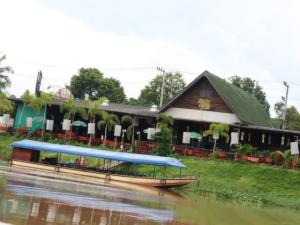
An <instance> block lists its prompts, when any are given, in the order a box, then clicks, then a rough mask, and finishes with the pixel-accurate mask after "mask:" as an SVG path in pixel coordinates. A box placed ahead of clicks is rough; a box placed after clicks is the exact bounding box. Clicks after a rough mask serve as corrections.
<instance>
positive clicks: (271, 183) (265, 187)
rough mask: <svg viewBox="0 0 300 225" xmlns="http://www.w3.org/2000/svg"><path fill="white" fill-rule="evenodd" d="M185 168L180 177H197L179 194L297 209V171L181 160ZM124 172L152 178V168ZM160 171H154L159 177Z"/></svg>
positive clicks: (172, 172)
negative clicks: (204, 194)
mask: <svg viewBox="0 0 300 225" xmlns="http://www.w3.org/2000/svg"><path fill="white" fill-rule="evenodd" d="M181 161H182V162H183V163H184V164H185V165H186V166H187V168H186V169H184V170H183V171H182V174H183V175H198V176H199V177H200V181H199V182H194V183H192V184H190V185H187V186H184V187H182V188H179V189H178V190H177V191H179V192H193V193H202V194H203V193H210V194H212V195H214V196H216V197H218V198H230V199H235V200H238V201H242V202H254V203H266V204H271V205H277V206H287V207H292V208H300V171H299V170H298V169H297V170H291V169H283V168H277V167H273V166H268V165H258V164H251V163H247V162H240V161H225V160H208V159H196V158H192V157H184V158H181ZM123 169H124V170H128V169H129V170H131V171H135V172H136V173H138V174H143V175H148V176H152V175H153V167H149V166H131V168H128V166H127V167H125V168H123ZM166 173H167V176H176V175H177V176H178V175H179V170H178V169H175V168H167V171H166ZM163 174H164V168H156V175H157V176H158V177H162V176H163Z"/></svg>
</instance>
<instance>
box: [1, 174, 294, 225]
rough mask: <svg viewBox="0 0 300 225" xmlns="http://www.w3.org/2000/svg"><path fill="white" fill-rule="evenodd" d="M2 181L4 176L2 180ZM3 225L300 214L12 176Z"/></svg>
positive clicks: (261, 220)
mask: <svg viewBox="0 0 300 225" xmlns="http://www.w3.org/2000/svg"><path fill="white" fill-rule="evenodd" d="M0 176H1V175H0ZM5 178H6V183H5V184H4V185H3V186H2V187H0V197H1V200H0V224H1V222H4V223H8V224H14V225H21V224H22V225H24V224H26V225H29V224H33V225H35V224H38V225H42V224H48V225H58V224H63V225H68V224H72V225H75V224H76V225H81V224H85V225H90V224H92V225H94V224H95V225H123V224H124V225H127V224H128V225H129V224H130V225H134V224H135V225H146V224H147V225H156V224H160V225H171V224H172V225H179V224H180V225H183V224H189V225H198V224H199V225H289V224H292V225H296V224H300V214H299V211H297V210H291V209H285V208H278V207H277V208H276V207H270V206H268V207H266V206H259V207H257V206H253V205H243V204H240V203H237V202H232V201H228V200H219V199H216V198H212V197H211V196H210V195H208V196H206V195H201V193H196V194H192V193H185V194H184V198H179V197H178V196H177V195H174V194H171V193H168V194H166V193H165V192H156V194H154V193H153V192H152V190H151V192H149V193H148V192H141V191H134V190H129V189H123V188H119V187H116V186H109V185H106V186H94V185H87V184H79V183H74V182H65V181H62V180H53V179H47V178H44V177H34V176H24V175H22V174H14V173H6V174H5Z"/></svg>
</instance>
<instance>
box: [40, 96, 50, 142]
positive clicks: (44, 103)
mask: <svg viewBox="0 0 300 225" xmlns="http://www.w3.org/2000/svg"><path fill="white" fill-rule="evenodd" d="M52 98H53V96H52V94H50V93H45V92H41V94H40V97H39V99H40V104H41V106H44V107H45V111H44V117H43V129H42V137H44V133H45V122H46V113H47V106H48V105H51V103H52Z"/></svg>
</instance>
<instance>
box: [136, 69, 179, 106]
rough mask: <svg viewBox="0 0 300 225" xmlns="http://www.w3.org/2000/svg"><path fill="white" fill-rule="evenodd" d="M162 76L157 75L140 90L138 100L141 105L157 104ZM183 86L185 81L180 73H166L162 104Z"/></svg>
mask: <svg viewBox="0 0 300 225" xmlns="http://www.w3.org/2000/svg"><path fill="white" fill-rule="evenodd" d="M162 83H163V76H162V75H157V76H156V77H155V78H154V79H153V80H151V81H150V83H149V84H148V85H146V86H145V88H144V89H143V90H142V91H141V94H140V96H139V98H138V101H139V103H140V104H141V105H146V106H150V105H152V104H154V105H159V103H160V95H161V88H162ZM184 87H185V81H184V79H183V77H182V75H181V74H180V73H178V72H177V73H175V74H173V73H166V74H165V85H164V98H163V104H166V103H167V102H168V101H170V100H171V99H172V98H173V97H174V96H175V95H176V94H178V93H179V92H180V91H181V90H182V89H183V88H184Z"/></svg>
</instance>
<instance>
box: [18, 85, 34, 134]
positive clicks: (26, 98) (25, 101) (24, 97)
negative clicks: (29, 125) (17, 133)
mask: <svg viewBox="0 0 300 225" xmlns="http://www.w3.org/2000/svg"><path fill="white" fill-rule="evenodd" d="M33 98H34V95H32V94H30V92H29V91H28V90H26V91H25V92H24V94H23V95H22V96H21V100H22V102H23V107H22V111H21V115H20V117H19V121H18V125H17V130H18V128H19V127H20V123H21V119H22V117H23V113H24V109H25V108H26V106H27V105H29V104H30V103H31V102H32V100H33Z"/></svg>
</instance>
